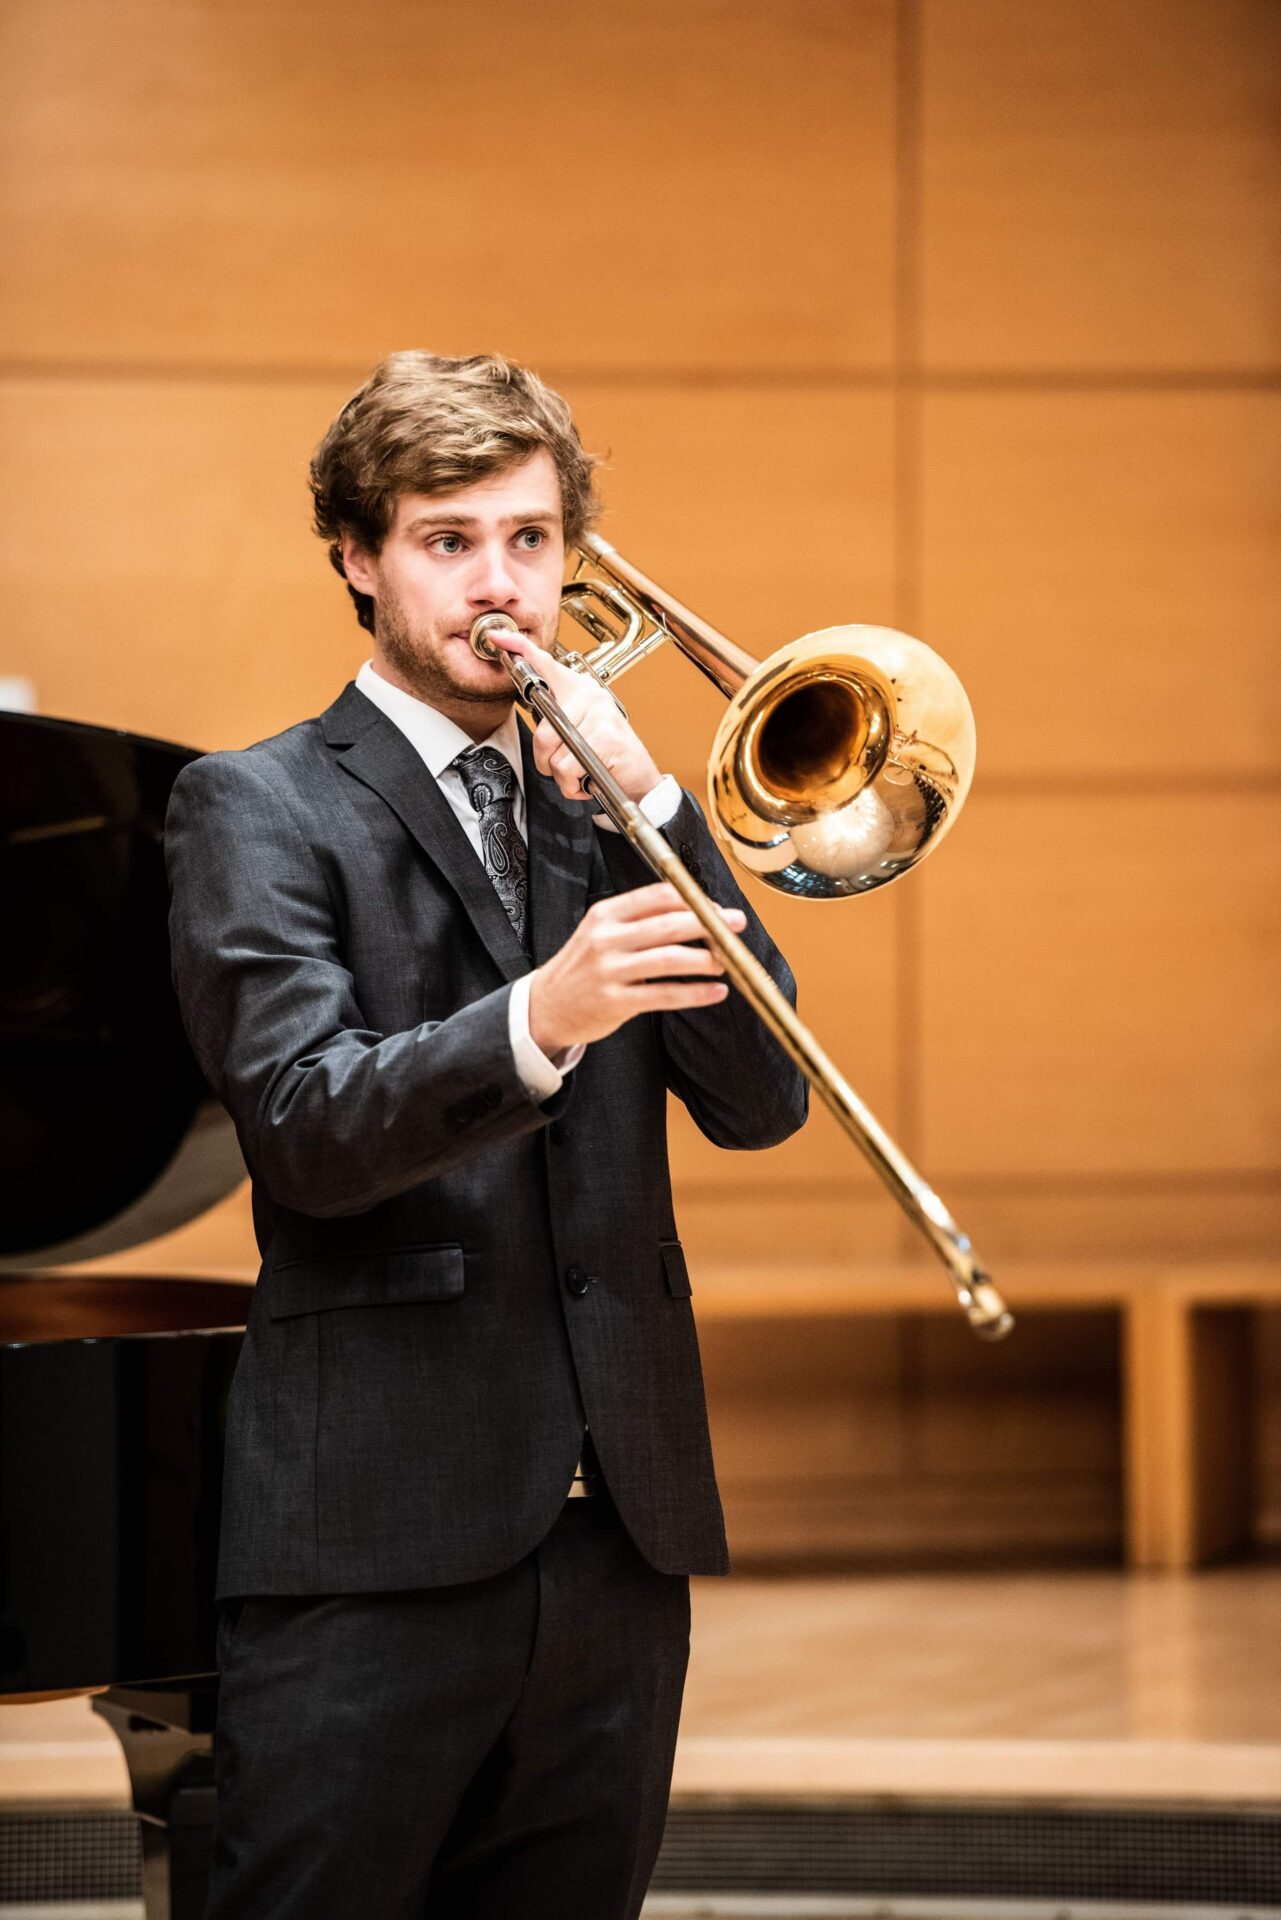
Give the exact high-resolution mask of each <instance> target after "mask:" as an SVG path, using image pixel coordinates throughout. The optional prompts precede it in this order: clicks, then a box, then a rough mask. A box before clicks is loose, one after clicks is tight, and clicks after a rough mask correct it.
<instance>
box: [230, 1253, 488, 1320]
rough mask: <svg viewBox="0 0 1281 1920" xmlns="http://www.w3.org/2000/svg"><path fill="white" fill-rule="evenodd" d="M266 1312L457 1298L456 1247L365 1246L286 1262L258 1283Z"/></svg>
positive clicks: (283, 1315) (276, 1316)
mask: <svg viewBox="0 0 1281 1920" xmlns="http://www.w3.org/2000/svg"><path fill="white" fill-rule="evenodd" d="M262 1285H263V1288H264V1290H265V1292H266V1295H267V1313H268V1316H269V1317H270V1318H271V1319H272V1320H288V1319H292V1318H293V1317H294V1316H295V1315H297V1314H301V1313H324V1312H325V1311H326V1310H327V1309H328V1308H330V1307H391V1306H400V1305H402V1304H404V1303H407V1302H414V1301H420V1300H457V1299H458V1298H459V1297H460V1296H461V1294H462V1291H463V1250H462V1247H461V1246H440V1247H388V1248H384V1249H382V1250H378V1249H374V1248H371V1249H369V1250H368V1251H367V1252H364V1253H339V1254H333V1255H330V1256H327V1257H326V1256H323V1255H322V1256H319V1257H317V1258H314V1259H305V1260H295V1261H288V1262H286V1264H285V1265H284V1266H283V1267H276V1268H275V1269H274V1270H273V1271H272V1272H271V1273H269V1274H268V1275H267V1277H266V1279H265V1280H264V1281H263V1282H262Z"/></svg>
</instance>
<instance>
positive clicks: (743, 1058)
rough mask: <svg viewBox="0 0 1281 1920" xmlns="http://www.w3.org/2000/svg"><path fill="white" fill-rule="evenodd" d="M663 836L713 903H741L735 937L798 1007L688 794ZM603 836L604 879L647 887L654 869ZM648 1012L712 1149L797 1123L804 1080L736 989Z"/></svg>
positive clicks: (619, 840)
mask: <svg viewBox="0 0 1281 1920" xmlns="http://www.w3.org/2000/svg"><path fill="white" fill-rule="evenodd" d="M663 834H664V837H665V838H666V839H667V840H668V841H669V842H670V844H671V845H672V847H673V848H674V849H675V851H676V852H677V853H678V854H679V855H680V857H681V859H682V860H683V861H684V863H685V865H686V866H687V867H688V868H689V870H690V872H691V873H692V874H693V876H694V878H695V879H696V880H697V881H698V883H699V885H700V886H701V887H702V888H703V891H704V892H705V893H708V894H710V895H711V897H712V899H713V900H715V901H716V903H717V905H718V906H722V907H741V908H742V909H743V912H744V913H745V914H746V915H747V926H746V928H745V929H744V931H743V933H742V935H741V936H740V937H741V938H742V939H743V941H744V942H745V943H746V945H747V946H748V947H750V948H751V950H752V952H753V953H754V954H755V955H756V958H757V959H758V960H759V961H760V962H761V963H762V965H763V966H764V967H765V968H766V969H767V970H768V972H769V974H770V975H771V977H772V978H773V980H774V982H775V984H776V985H777V986H778V987H780V988H781V990H782V991H783V992H784V993H785V994H786V995H787V997H788V999H789V1000H790V1001H791V1002H792V1005H793V1006H795V1004H796V982H795V980H794V979H793V978H792V972H791V969H790V968H789V966H788V964H787V962H786V960H784V958H783V956H782V954H781V953H780V952H779V950H778V948H777V947H776V946H775V945H774V942H773V941H772V940H771V939H770V937H769V935H768V933H767V932H766V931H765V928H764V927H763V926H762V924H761V922H760V920H759V919H758V918H757V916H756V914H755V913H754V912H753V910H752V907H751V905H750V903H749V902H748V900H747V899H746V898H745V896H744V895H743V894H742V893H741V892H740V891H739V888H738V886H737V884H736V882H735V880H734V876H733V874H732V873H731V871H730V869H729V866H728V865H727V864H726V861H725V859H724V857H723V855H722V854H721V851H720V848H719V847H718V846H717V844H716V841H715V839H714V838H713V836H712V833H711V831H710V829H709V827H708V825H707V822H706V820H705V819H704V818H703V814H702V811H701V809H700V807H699V805H698V802H697V801H696V800H695V799H694V798H693V796H692V795H691V794H689V793H686V794H685V796H684V798H683V800H682V802H681V805H680V808H679V809H678V811H677V812H676V814H675V815H674V816H673V818H672V819H671V820H669V821H668V823H667V825H666V826H665V827H664V828H663ZM599 840H600V845H601V851H602V853H603V855H604V859H605V864H606V866H607V867H608V869H609V873H610V878H611V879H612V881H613V882H614V885H615V886H616V887H617V888H618V889H619V890H620V891H622V890H623V889H624V888H630V887H639V886H645V885H648V884H650V883H652V881H653V878H654V876H653V874H652V873H651V872H650V870H649V868H648V867H647V866H646V864H645V862H644V861H643V860H642V859H641V857H640V855H639V854H638V853H637V852H636V851H635V849H634V848H633V847H632V846H631V845H630V844H629V843H628V842H627V840H625V839H624V838H623V836H622V835H621V834H614V833H602V834H600V836H599ZM654 1018H655V1019H656V1021H657V1023H658V1028H659V1033H660V1035H661V1039H662V1045H663V1050H664V1054H665V1056H666V1063H667V1084H668V1086H669V1087H670V1088H671V1090H672V1092H673V1093H675V1094H676V1095H677V1096H678V1098H679V1099H681V1100H683V1101H684V1103H685V1105H686V1107H688V1109H689V1112H690V1114H691V1116H692V1118H693V1119H694V1121H695V1122H696V1124H697V1125H698V1127H699V1129H700V1130H701V1131H702V1132H703V1133H705V1134H706V1135H707V1138H708V1139H709V1140H711V1141H713V1142H714V1143H715V1144H716V1145H717V1146H718V1147H772V1146H776V1145H777V1144H778V1142H779V1141H780V1140H786V1139H787V1138H788V1136H789V1135H790V1134H793V1133H795V1132H796V1130H797V1128H798V1127H800V1126H801V1125H802V1124H803V1122H804V1120H805V1116H806V1114H807V1112H808V1110H809V1082H808V1081H807V1080H806V1078H805V1076H804V1074H803V1073H801V1072H800V1070H799V1069H798V1068H797V1067H794V1066H793V1065H792V1062H791V1061H790V1060H789V1059H788V1057H787V1055H786V1054H785V1053H784V1052H783V1049H782V1048H781V1047H780V1046H779V1044H778V1042H777V1040H775V1038H774V1036H773V1034H772V1033H771V1032H770V1030H769V1028H768V1027H767V1026H766V1025H765V1022H764V1021H763V1020H762V1019H761V1017H760V1015H759V1014H758V1013H757V1012H756V1011H755V1009H754V1008H753V1007H751V1006H749V1004H748V1002H747V1001H746V1000H745V999H744V998H743V996H742V994H741V993H739V992H738V991H737V990H736V988H734V987H733V986H731V988H730V990H729V994H728V996H727V998H726V999H725V1000H724V1001H723V1002H722V1003H721V1005H720V1006H718V1007H699V1008H697V1009H695V1010H693V1011H691V1012H687V1013H663V1014H658V1015H656V1016H654Z"/></svg>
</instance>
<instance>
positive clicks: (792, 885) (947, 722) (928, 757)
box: [708, 626, 974, 900]
mask: <svg viewBox="0 0 1281 1920" xmlns="http://www.w3.org/2000/svg"><path fill="white" fill-rule="evenodd" d="M973 775H974V715H973V712H972V711H971V708H970V703H969V700H968V699H967V698H966V694H965V689H964V688H963V687H962V685H961V683H960V681H959V680H958V679H957V677H956V675H955V674H954V673H953V671H952V669H951V668H950V667H949V666H948V665H947V663H946V662H945V661H944V660H941V659H940V658H939V656H938V654H936V653H935V652H933V650H932V649H931V648H929V647H927V646H925V645H924V643H923V642H922V641H920V640H913V639H910V638H909V637H908V635H907V634H905V633H897V632H895V631H894V630H893V629H892V628H890V627H862V626H849V627H828V628H825V629H824V630H823V631H822V632H821V633H811V634H806V635H805V637H804V638H803V639H800V640H796V641H793V642H792V644H791V645H790V646H787V647H782V648H780V650H779V651H778V652H777V653H774V654H771V655H770V657H769V659H768V660H766V661H765V662H764V664H763V665H762V666H761V667H760V668H758V670H757V671H756V672H755V673H754V674H752V675H751V677H750V678H749V679H748V680H746V681H744V683H743V685H742V686H741V687H740V688H739V690H738V692H737V693H736V694H734V695H733V697H732V698H731V700H730V703H729V705H728V706H727V707H726V709H725V712H724V714H723V715H722V717H721V723H720V726H719V727H718V728H717V731H716V738H715V741H714V743H713V746H712V754H711V760H710V762H709V766H708V798H709V803H710V806H711V814H712V820H713V824H714V826H715V828H716V831H717V834H718V835H719V837H720V839H721V842H722V844H723V845H724V846H725V847H726V848H727V850H728V851H729V852H730V853H731V854H732V855H733V857H734V858H735V859H736V860H738V861H739V862H740V863H741V864H742V865H743V866H744V867H746V868H747V869H748V871H749V872H750V873H754V874H755V875H756V876H757V878H758V879H760V880H763V881H764V882H765V884H766V885H767V886H771V887H776V888H777V889H778V890H779V891H780V892H782V893H792V894H799V895H803V896H804V897H805V898H806V899H811V900H838V899H842V898H845V897H847V896H848V895H850V894H857V893H870V892H871V891H872V889H873V888H875V887H880V886H884V885H885V884H886V882H887V881H890V880H895V879H897V878H898V877H899V875H900V874H903V873H906V872H907V871H908V870H909V868H911V867H914V866H915V865H916V863H917V861H918V860H921V859H923V858H924V856H925V855H926V854H927V853H929V852H932V851H933V849H934V848H935V847H936V846H937V845H938V843H939V841H940V840H941V839H942V838H943V835H944V834H945V833H946V832H947V830H948V828H949V827H950V826H951V824H952V822H953V820H954V819H955V818H956V815H957V813H958V812H959V811H960V808H961V804H962V802H963V801H964V799H965V796H966V794H967V792H968V791H969V786H970V782H971V780H972V778H973Z"/></svg>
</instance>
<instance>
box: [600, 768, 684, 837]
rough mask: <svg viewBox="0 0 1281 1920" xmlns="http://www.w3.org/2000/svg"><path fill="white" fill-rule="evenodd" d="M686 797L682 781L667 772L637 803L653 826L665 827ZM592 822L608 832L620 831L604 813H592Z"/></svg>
mask: <svg viewBox="0 0 1281 1920" xmlns="http://www.w3.org/2000/svg"><path fill="white" fill-rule="evenodd" d="M684 797H685V796H684V794H683V793H682V792H681V789H680V782H679V781H678V780H677V779H676V777H675V775H674V774H670V773H665V774H664V775H663V777H662V779H661V780H660V781H659V782H658V784H657V785H656V786H653V787H651V788H650V790H649V792H648V793H647V794H644V795H643V796H642V797H641V799H639V800H638V801H637V802H636V804H637V806H638V807H639V808H640V810H641V812H642V813H643V814H644V816H645V818H646V819H647V820H648V821H649V824H650V825H651V827H665V826H666V825H667V823H668V821H669V820H674V819H675V818H676V815H677V812H678V811H679V809H680V804H681V801H682V800H683V799H684ZM592 824H593V826H597V827H604V829H605V831H606V832H607V833H617V832H618V828H617V827H616V826H615V825H614V823H613V821H612V820H611V819H610V818H609V816H608V815H607V814H604V813H594V814H593V815H592Z"/></svg>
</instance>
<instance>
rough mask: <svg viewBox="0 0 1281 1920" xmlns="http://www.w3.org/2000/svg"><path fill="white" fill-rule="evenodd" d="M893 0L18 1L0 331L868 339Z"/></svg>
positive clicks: (181, 353)
mask: <svg viewBox="0 0 1281 1920" xmlns="http://www.w3.org/2000/svg"><path fill="white" fill-rule="evenodd" d="M893 17H894V9H893V6H892V4H891V0H854V3H853V4H838V0H803V3H802V4H800V5H792V6H788V7H784V6H783V5H782V4H781V0H694V4H687V5H684V6H679V7H677V6H674V5H671V4H667V3H666V0H635V3H632V4H628V5H625V6H622V7H606V8H601V7H598V6H594V5H591V4H589V3H588V0H535V4H531V5H527V6H523V7H521V8H518V9H517V8H513V7H512V6H510V5H509V4H507V3H506V0H473V4H471V5H469V6H467V7H466V8H463V9H461V10H460V9H454V8H447V7H445V6H443V5H441V4H439V0H435V3H433V4H428V5H426V6H424V5H421V4H410V0H377V3H376V4H374V5H372V6H368V7H365V8H364V9H362V10H361V11H360V12H359V13H358V14H353V12H352V10H351V8H350V7H349V6H345V5H340V4H339V3H338V0H314V3H313V4H310V5H306V6H303V5H299V4H296V0H268V4H265V5H261V6H253V7H246V6H201V7H195V8H193V7H174V6H170V5H166V4H164V0H125V4H123V5H119V6H106V5H104V4H102V0H15V4H14V5H13V6H12V7H11V8H10V10H9V25H8V43H7V51H6V58H5V61H4V62H3V63H2V64H0V75H2V76H3V82H4V94H3V102H2V106H0V125H3V126H4V127H6V128H7V133H6V136H5V141H6V147H7V154H6V167H5V171H6V175H7V178H8V183H9V184H8V188H7V195H6V204H5V208H4V222H5V230H6V235H7V257H6V269H7V270H6V275H5V293H4V297H3V305H0V352H2V353H3V354H6V355H8V356H10V357H18V356H20V357H22V358H23V359H25V360H28V361H37V362H40V363H42V364H48V363H50V362H66V361H72V360H87V361H89V362H92V363H100V362H104V361H107V362H110V363H112V364H118V363H121V362H124V363H128V362H138V361H145V362H149V363H154V364H161V365H169V366H179V367H182V366H188V365H190V364H191V363H193V362H197V361H206V360H212V361H216V362H219V363H222V364H227V365H235V366H245V365H250V364H258V365H264V366H269V367H276V368H279V367H317V366H320V367H331V366H335V365H337V366H339V367H347V368H350V369H351V370H352V372H353V373H354V372H357V371H358V370H359V369H360V368H362V367H365V366H368V365H370V364H372V362H373V361H374V360H376V359H377V358H378V357H379V356H380V355H381V354H382V353H384V352H386V351H388V350H389V349H390V348H393V347H400V346H431V347H434V348H436V349H437V350H440V351H444V352H451V353H458V352H474V351H476V350H477V349H479V348H485V347H493V346H496V347H499V348H502V349H503V350H505V351H507V352H509V353H513V354H515V355H517V356H518V357H521V358H526V359H530V360H532V361H534V362H536V363H544V364H547V363H552V362H554V363H556V364H557V365H559V366H560V367H565V366H572V367H580V368H581V367H596V368H599V367H615V366H620V365H621V366H629V367H637V368H642V369H649V368H653V367H674V366H691V365H692V366H711V367H715V368H717V369H718V370H720V369H724V368H725V367H733V366H740V367H741V366H770V367H779V366H782V367H797V366H804V367H810V366H814V365H819V366H839V367H849V366H869V365H875V366H881V367H884V366H886V365H887V363H888V361H889V358H890V355H891V352H892V324H893V321H892V311H891V296H892V284H893V264H892V263H893V230H892V221H893V208H894V170H893V168H894V160H893V140H894V134H893V105H894V102H893V72H894V67H893V55H894V41H893Z"/></svg>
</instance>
